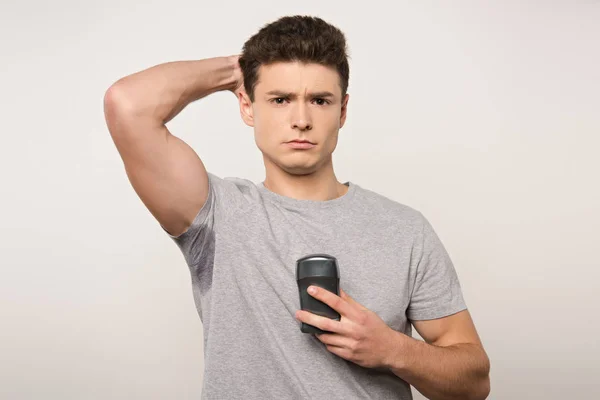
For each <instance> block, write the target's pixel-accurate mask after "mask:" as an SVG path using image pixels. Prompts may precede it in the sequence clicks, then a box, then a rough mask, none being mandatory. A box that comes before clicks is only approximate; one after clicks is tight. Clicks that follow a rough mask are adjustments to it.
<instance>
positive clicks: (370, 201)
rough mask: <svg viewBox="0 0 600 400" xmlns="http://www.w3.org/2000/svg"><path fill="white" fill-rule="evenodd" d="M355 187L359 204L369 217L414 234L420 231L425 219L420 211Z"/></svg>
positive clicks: (369, 190) (379, 194) (384, 196)
mask: <svg viewBox="0 0 600 400" xmlns="http://www.w3.org/2000/svg"><path fill="white" fill-rule="evenodd" d="M356 186H357V188H356V191H357V194H358V196H356V197H357V199H358V200H359V204H360V205H361V207H362V208H363V209H364V210H365V212H367V213H368V214H369V216H370V217H372V218H376V219H383V220H385V221H387V222H388V223H391V224H394V225H396V226H399V227H400V228H401V229H405V230H409V231H414V233H419V232H421V231H422V229H423V226H424V224H425V223H426V219H425V217H424V216H423V214H422V213H421V211H420V210H418V209H416V208H414V207H412V206H409V205H407V204H405V203H403V202H401V201H399V200H396V199H393V198H391V197H389V196H386V195H383V194H381V193H378V192H375V191H374V190H371V189H367V188H365V187H362V186H359V185H356Z"/></svg>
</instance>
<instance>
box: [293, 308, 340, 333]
mask: <svg viewBox="0 0 600 400" xmlns="http://www.w3.org/2000/svg"><path fill="white" fill-rule="evenodd" d="M296 318H297V319H298V320H299V321H302V322H304V323H307V324H309V325H312V326H314V327H317V328H319V329H321V330H323V331H329V332H332V333H338V334H340V335H345V334H346V333H347V332H346V328H345V327H344V325H343V324H342V323H341V322H340V321H337V320H334V319H331V318H327V317H322V316H320V315H317V314H313V313H311V312H309V311H305V310H298V311H297V312H296Z"/></svg>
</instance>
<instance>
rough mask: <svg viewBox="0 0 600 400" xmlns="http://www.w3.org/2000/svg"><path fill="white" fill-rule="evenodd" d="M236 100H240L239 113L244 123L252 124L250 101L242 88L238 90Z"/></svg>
mask: <svg viewBox="0 0 600 400" xmlns="http://www.w3.org/2000/svg"><path fill="white" fill-rule="evenodd" d="M238 100H239V102H240V115H241V117H242V120H243V121H244V122H245V123H246V125H248V126H254V114H253V110H252V102H251V101H250V97H249V96H248V94H247V93H246V91H245V90H244V89H243V88H242V89H241V90H240V91H239V92H238Z"/></svg>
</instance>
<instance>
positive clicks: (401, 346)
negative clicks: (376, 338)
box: [384, 329, 415, 373]
mask: <svg viewBox="0 0 600 400" xmlns="http://www.w3.org/2000/svg"><path fill="white" fill-rule="evenodd" d="M392 332H393V334H392V340H391V345H390V349H389V351H388V352H387V354H388V356H387V358H386V359H385V360H384V366H385V368H388V369H390V370H391V371H392V372H394V373H396V372H400V371H403V370H405V369H406V367H407V365H408V362H407V361H408V359H409V357H410V354H409V353H410V346H411V344H412V343H411V342H413V341H414V340H415V339H413V338H411V337H410V336H407V335H405V334H404V333H402V332H398V331H395V330H393V329H392Z"/></svg>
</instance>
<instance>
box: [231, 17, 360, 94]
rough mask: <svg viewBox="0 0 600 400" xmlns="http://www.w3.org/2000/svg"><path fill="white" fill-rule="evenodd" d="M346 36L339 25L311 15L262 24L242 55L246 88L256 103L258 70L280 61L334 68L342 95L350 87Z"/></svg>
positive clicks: (284, 18) (241, 65) (240, 61)
mask: <svg viewBox="0 0 600 400" xmlns="http://www.w3.org/2000/svg"><path fill="white" fill-rule="evenodd" d="M348 58H349V56H348V49H347V45H346V38H345V36H344V34H343V33H342V31H340V30H339V29H338V28H337V27H335V26H333V25H331V24H329V23H327V22H325V21H324V20H322V19H321V18H318V17H312V16H302V15H295V16H286V17H282V18H280V19H278V20H276V21H274V22H271V23H269V24H267V25H265V26H263V27H262V28H261V29H260V30H259V31H258V32H257V33H256V34H254V35H253V36H252V37H250V39H248V40H247V41H246V43H244V47H243V49H242V54H241V55H240V58H239V63H240V67H241V70H242V73H243V75H244V89H245V90H246V93H248V96H249V97H250V101H252V102H254V89H255V87H256V83H257V81H258V69H259V68H260V66H261V65H263V64H270V63H274V62H280V61H284V62H285V61H292V62H293V61H300V62H305V63H316V64H321V65H324V66H328V67H333V68H335V69H336V70H337V71H338V73H339V75H340V86H341V88H342V98H343V97H344V96H345V95H346V92H347V90H348V80H349V78H350V67H349V65H348Z"/></svg>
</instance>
